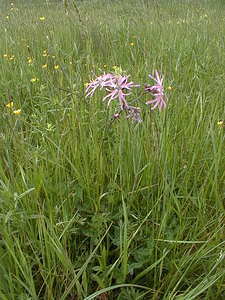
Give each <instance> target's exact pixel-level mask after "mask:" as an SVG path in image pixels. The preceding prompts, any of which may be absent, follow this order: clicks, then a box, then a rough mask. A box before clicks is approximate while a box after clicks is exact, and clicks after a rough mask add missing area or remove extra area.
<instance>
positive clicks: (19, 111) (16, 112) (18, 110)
mask: <svg viewBox="0 0 225 300" xmlns="http://www.w3.org/2000/svg"><path fill="white" fill-rule="evenodd" d="M13 113H14V115H16V116H18V115H19V114H20V113H21V109H20V108H19V109H16V110H14V111H13Z"/></svg>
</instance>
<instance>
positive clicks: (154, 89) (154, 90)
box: [145, 70, 166, 112]
mask: <svg viewBox="0 0 225 300" xmlns="http://www.w3.org/2000/svg"><path fill="white" fill-rule="evenodd" d="M155 74H156V78H154V77H153V76H151V75H148V76H149V78H151V79H153V80H154V81H155V83H156V84H155V85H153V86H151V85H149V84H147V85H146V86H145V91H149V92H150V93H151V94H152V96H153V97H155V99H153V100H150V101H148V102H146V104H153V103H154V106H153V107H152V108H151V109H152V110H153V109H155V108H156V107H157V106H158V107H159V111H160V112H161V109H162V106H163V105H164V107H166V102H165V100H164V99H163V86H162V82H163V77H162V78H160V77H159V74H158V72H157V70H155Z"/></svg>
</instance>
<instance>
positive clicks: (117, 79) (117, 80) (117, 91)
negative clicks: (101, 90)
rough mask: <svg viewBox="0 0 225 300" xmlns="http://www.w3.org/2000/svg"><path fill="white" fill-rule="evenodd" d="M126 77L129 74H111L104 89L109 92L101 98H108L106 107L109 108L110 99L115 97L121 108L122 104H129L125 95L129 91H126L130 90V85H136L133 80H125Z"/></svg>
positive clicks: (122, 107) (127, 106)
mask: <svg viewBox="0 0 225 300" xmlns="http://www.w3.org/2000/svg"><path fill="white" fill-rule="evenodd" d="M128 78H129V75H128V76H122V75H120V74H119V76H116V75H112V76H111V80H110V82H109V83H108V84H107V87H106V90H107V92H109V94H108V95H107V96H105V97H104V98H103V101H104V100H105V99H107V98H109V101H108V104H107V108H109V106H110V103H111V101H112V100H114V99H116V98H118V99H119V103H120V108H121V110H123V109H124V105H125V108H129V105H128V103H127V101H126V97H127V96H128V95H130V94H131V92H128V91H130V90H131V88H132V87H137V85H134V83H133V81H130V82H127V80H128ZM127 92H128V93H127Z"/></svg>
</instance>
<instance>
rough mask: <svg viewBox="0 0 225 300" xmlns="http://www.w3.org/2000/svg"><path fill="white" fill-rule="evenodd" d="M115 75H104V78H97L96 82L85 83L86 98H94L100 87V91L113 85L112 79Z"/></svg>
mask: <svg viewBox="0 0 225 300" xmlns="http://www.w3.org/2000/svg"><path fill="white" fill-rule="evenodd" d="M112 77H113V75H112V74H105V73H104V74H103V75H102V76H99V77H97V78H96V79H94V80H91V81H90V82H89V83H85V87H86V90H85V93H86V97H88V96H90V97H92V96H93V94H94V92H95V90H96V89H97V88H98V87H100V90H102V89H103V87H106V86H107V85H108V84H111V81H110V80H111V79H112Z"/></svg>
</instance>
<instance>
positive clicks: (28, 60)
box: [27, 56, 34, 65]
mask: <svg viewBox="0 0 225 300" xmlns="http://www.w3.org/2000/svg"><path fill="white" fill-rule="evenodd" d="M33 60H34V59H33V57H30V56H29V57H28V58H27V62H28V65H31V64H32V62H33Z"/></svg>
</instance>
